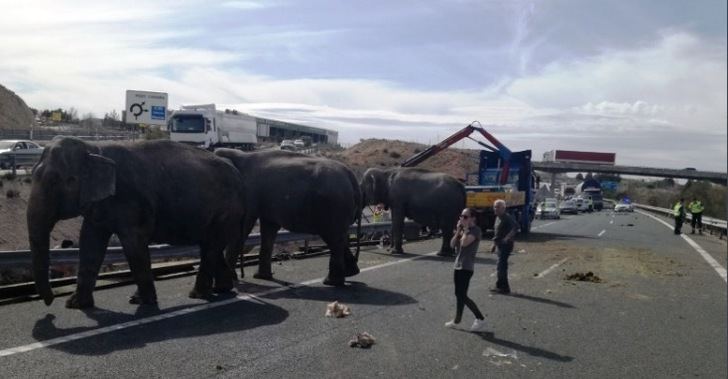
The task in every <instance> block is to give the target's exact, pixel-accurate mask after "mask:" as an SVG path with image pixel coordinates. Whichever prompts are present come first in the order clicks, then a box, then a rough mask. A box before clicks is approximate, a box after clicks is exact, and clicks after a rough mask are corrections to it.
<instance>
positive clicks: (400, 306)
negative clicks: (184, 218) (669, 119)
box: [0, 212, 727, 377]
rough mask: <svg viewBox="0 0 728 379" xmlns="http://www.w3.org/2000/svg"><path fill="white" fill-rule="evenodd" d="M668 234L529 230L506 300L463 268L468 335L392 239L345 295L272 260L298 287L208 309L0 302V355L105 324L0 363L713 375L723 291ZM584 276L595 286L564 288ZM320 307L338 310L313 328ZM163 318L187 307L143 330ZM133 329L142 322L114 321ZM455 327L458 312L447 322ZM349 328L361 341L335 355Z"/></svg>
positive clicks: (446, 295) (375, 372)
mask: <svg viewBox="0 0 728 379" xmlns="http://www.w3.org/2000/svg"><path fill="white" fill-rule="evenodd" d="M630 224H631V225H630ZM602 231H604V232H603V233H602ZM600 233H601V236H600V235H599V234H600ZM670 233H671V232H670V230H668V229H667V228H666V227H665V226H663V225H661V224H659V223H657V222H656V221H654V220H651V219H650V218H648V217H646V216H643V215H640V214H626V215H621V214H619V215H612V214H611V212H601V213H594V214H585V215H578V216H566V217H564V218H563V219H562V220H558V221H555V222H554V221H550V220H543V221H541V220H539V221H537V222H536V223H535V225H534V232H533V233H532V235H531V236H530V238H529V239H528V241H519V242H518V243H517V245H516V251H519V252H518V253H516V254H514V256H513V257H512V259H511V261H512V265H511V273H512V275H511V284H512V287H513V290H514V294H513V295H512V296H500V295H491V294H490V293H489V292H488V291H487V289H488V287H489V286H491V285H492V284H493V282H494V277H493V276H492V274H493V272H494V267H495V266H494V263H495V259H494V257H493V256H492V255H490V254H487V253H483V254H481V255H480V256H479V258H478V265H477V267H476V274H475V276H474V278H473V282H472V283H471V289H470V294H471V297H472V298H473V299H474V300H475V301H476V303H477V304H478V305H479V306H480V307H481V309H482V310H483V311H484V313H486V318H487V320H488V332H486V333H481V334H473V333H469V332H466V331H457V330H449V329H445V328H443V323H444V322H445V321H447V320H448V319H449V318H451V317H452V313H453V308H454V296H453V295H452V291H453V287H452V283H451V282H452V262H451V259H443V258H439V257H436V256H432V255H425V254H429V253H431V252H433V251H434V248H435V247H436V245H437V242H436V241H426V242H420V243H415V244H408V245H406V248H407V251H408V252H409V253H410V254H408V255H407V256H405V257H404V260H403V258H402V257H393V256H391V255H389V254H387V253H386V252H383V251H379V250H377V249H371V250H367V251H364V252H363V253H362V256H361V266H362V268H364V267H370V268H374V269H371V270H369V271H365V272H362V273H361V274H360V275H358V276H356V277H354V278H352V280H354V281H355V282H353V283H352V284H351V285H350V286H349V287H348V288H345V289H336V288H328V287H325V286H322V285H321V284H319V283H316V282H315V281H314V279H316V278H320V277H322V276H323V275H324V273H325V272H324V271H325V267H326V263H327V262H326V259H327V258H326V257H321V258H313V259H306V260H301V261H285V262H282V263H281V264H280V265H275V266H274V272H275V274H276V277H277V278H278V279H279V280H286V281H288V282H291V283H302V282H306V283H308V284H307V285H305V286H301V287H297V288H288V287H286V286H285V285H283V286H282V285H281V283H275V282H266V281H259V280H254V279H251V278H246V280H245V283H244V284H241V285H240V287H239V291H240V292H241V294H245V293H247V294H250V293H257V294H258V295H257V296H248V297H245V296H244V295H243V296H242V297H243V299H241V300H231V299H221V300H220V301H221V302H220V303H212V306H210V307H208V305H207V304H208V303H206V302H204V301H197V300H190V299H188V298H187V297H186V291H187V290H189V289H190V288H191V286H192V282H193V278H192V277H182V278H177V279H172V280H164V281H158V282H157V286H158V292H159V296H160V306H161V308H162V310H161V311H154V310H148V309H143V308H141V309H140V308H137V307H135V306H131V305H129V304H126V298H127V296H128V295H129V294H130V292H132V288H131V287H123V288H114V289H108V290H102V291H98V292H97V293H96V300H97V306H98V309H95V310H92V311H88V312H80V311H76V310H67V309H64V308H63V306H62V302H63V301H64V300H65V299H64V298H59V299H57V300H56V302H55V303H54V304H53V305H52V306H51V307H49V308H46V307H45V305H43V304H42V302H29V303H21V304H14V305H8V306H4V307H2V308H0V323H1V324H2V325H3V329H2V330H3V335H4V338H3V339H2V342H0V355H2V352H8V349H11V348H17V347H26V348H28V349H31V348H33V346H32V344H34V343H37V342H38V341H44V340H49V339H52V338H59V337H63V336H71V337H72V338H76V337H78V336H79V333H92V334H93V333H98V331H99V328H103V327H108V328H110V329H113V328H114V327H119V328H121V329H119V330H116V331H113V330H107V331H106V332H105V333H98V334H97V335H93V336H89V337H87V338H82V339H78V340H75V341H70V342H66V343H59V344H56V345H53V346H49V347H40V348H35V349H32V350H29V351H25V352H17V353H13V354H12V355H8V356H4V357H0V365H1V366H2V367H3V371H4V372H5V376H6V377H45V376H51V377H53V376H58V377H60V376H63V377H68V376H74V377H75V376H86V377H88V376H94V377H113V376H124V377H127V376H131V375H134V376H143V377H149V376H154V377H172V376H176V377H199V376H223V377H281V376H282V377H290V376H293V375H297V376H302V377H334V376H341V375H347V376H352V377H369V376H383V377H404V376H408V377H422V376H428V377H431V376H435V377H460V376H466V375H467V376H477V377H482V376H492V377H554V376H561V377H584V376H606V377H612V376H622V377H644V376H649V377H686V376H702V377H725V376H726V356H727V353H726V336H725V333H726V287H725V282H723V281H722V279H721V278H720V277H719V276H718V275H717V274H716V272H715V271H714V270H713V269H712V268H711V267H710V266H709V265H708V264H707V263H705V261H703V260H702V258H701V257H700V256H699V255H698V254H697V253H696V252H695V251H693V250H692V248H691V247H690V246H689V245H688V244H687V243H685V241H683V240H682V239H681V238H680V237H677V238H675V236H673V235H671V234H670ZM696 240H697V239H696ZM698 242H699V243H700V241H698ZM485 250H487V244H485V243H484V244H483V245H482V246H481V251H485ZM706 250H710V248H709V247H706ZM393 262H400V263H396V264H392V263H393ZM382 265H386V266H382ZM552 267H553V268H552ZM724 267H725V266H724ZM550 268H552V269H551V270H550V271H547V270H548V269H550ZM253 271H254V270H253V269H252V268H248V270H247V273H248V275H249V276H250V274H252V272H253ZM586 271H592V272H594V273H595V274H597V275H598V276H599V277H601V278H602V279H603V283H587V282H572V281H566V280H564V276H565V275H567V274H571V273H575V272H586ZM544 272H545V273H544ZM542 273H544V274H542ZM539 274H542V275H539ZM333 300H340V301H342V302H344V303H346V304H349V305H351V306H352V309H353V314H352V315H351V316H349V317H348V318H345V319H327V318H324V317H323V314H324V311H325V305H326V303H328V302H330V301H333ZM225 302H228V303H225ZM216 304H225V305H220V306H216ZM194 307H208V308H206V309H204V308H203V309H195V308H194ZM179 310H192V312H190V313H187V314H180V315H176V316H175V317H170V318H167V319H164V320H159V321H153V320H150V317H154V316H156V315H169V314H170V313H169V312H173V311H179ZM139 320H142V321H145V320H146V321H150V322H147V323H145V324H141V325H134V324H131V325H124V324H120V323H123V322H131V323H134V322H138V321H139ZM471 322H472V315H470V314H469V313H468V311H467V310H466V312H465V317H464V321H463V325H464V326H465V327H467V326H469V324H470V323H471ZM119 325H121V326H119ZM357 331H368V332H370V333H371V334H373V335H374V336H375V337H376V338H377V344H376V345H375V346H374V347H372V348H371V349H369V350H360V349H353V348H349V347H348V346H347V341H348V340H349V338H350V337H351V336H352V335H353V334H354V333H356V332H357Z"/></svg>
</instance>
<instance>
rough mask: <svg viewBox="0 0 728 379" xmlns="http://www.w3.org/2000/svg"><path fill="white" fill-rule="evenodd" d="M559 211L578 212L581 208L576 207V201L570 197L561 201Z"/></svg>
mask: <svg viewBox="0 0 728 379" xmlns="http://www.w3.org/2000/svg"><path fill="white" fill-rule="evenodd" d="M559 212H560V213H564V214H566V213H570V214H578V213H579V208H577V207H576V201H574V200H572V199H569V200H564V201H562V202H561V204H559Z"/></svg>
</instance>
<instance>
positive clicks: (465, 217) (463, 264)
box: [445, 208, 485, 332]
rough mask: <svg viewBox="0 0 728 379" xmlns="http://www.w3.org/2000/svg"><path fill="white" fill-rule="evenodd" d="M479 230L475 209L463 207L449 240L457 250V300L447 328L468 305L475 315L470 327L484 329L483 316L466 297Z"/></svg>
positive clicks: (478, 329) (461, 316) (474, 329)
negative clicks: (453, 316) (453, 314)
mask: <svg viewBox="0 0 728 379" xmlns="http://www.w3.org/2000/svg"><path fill="white" fill-rule="evenodd" d="M480 236H481V231H480V228H479V227H478V226H477V223H476V220H475V211H473V210H472V209H470V208H465V209H463V211H462V212H461V213H460V220H459V221H458V224H457V229H456V231H455V235H454V236H453V237H452V239H451V240H450V246H451V247H452V248H453V249H455V251H456V252H457V257H455V273H454V281H455V299H456V302H457V305H456V311H455V318H454V319H453V320H452V321H448V322H446V323H445V327H447V328H455V327H456V326H457V325H458V324H460V321H462V318H463V309H464V308H465V306H466V305H467V306H468V309H470V311H471V312H473V314H474V315H475V321H473V325H472V326H471V327H470V330H471V331H473V332H479V331H482V330H484V329H485V317H483V314H482V313H480V310H479V309H478V306H477V305H475V302H474V301H473V300H472V299H470V298H469V297H468V286H470V278H472V277H473V272H474V270H475V253H477V252H478V246H479V245H480Z"/></svg>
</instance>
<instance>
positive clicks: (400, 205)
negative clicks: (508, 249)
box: [361, 167, 465, 256]
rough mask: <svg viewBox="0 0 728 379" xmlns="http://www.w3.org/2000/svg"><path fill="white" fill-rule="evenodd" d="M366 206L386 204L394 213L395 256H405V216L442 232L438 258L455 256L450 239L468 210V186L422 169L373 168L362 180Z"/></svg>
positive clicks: (443, 175)
mask: <svg viewBox="0 0 728 379" xmlns="http://www.w3.org/2000/svg"><path fill="white" fill-rule="evenodd" d="M361 191H362V195H363V196H364V204H365V205H374V204H384V205H385V206H387V207H389V208H390V209H391V211H392V240H393V241H392V242H393V248H394V251H393V252H394V253H398V254H401V253H403V251H402V231H403V227H404V219H405V217H407V218H410V219H412V220H414V221H415V222H417V223H418V224H420V225H422V226H427V227H429V228H430V230H432V231H436V230H438V229H439V230H441V231H442V247H441V248H440V252H439V253H438V255H442V256H448V255H452V254H453V251H452V248H451V247H450V239H451V238H452V235H453V230H454V229H455V225H457V221H458V216H459V215H460V212H461V211H462V210H463V208H465V187H464V186H463V184H462V183H460V182H459V181H458V180H457V179H455V178H453V177H452V176H449V175H446V174H442V173H437V172H430V171H427V170H422V169H418V168H401V167H398V168H391V169H386V170H385V169H378V168H370V169H368V170H366V171H365V172H364V175H363V176H362V179H361Z"/></svg>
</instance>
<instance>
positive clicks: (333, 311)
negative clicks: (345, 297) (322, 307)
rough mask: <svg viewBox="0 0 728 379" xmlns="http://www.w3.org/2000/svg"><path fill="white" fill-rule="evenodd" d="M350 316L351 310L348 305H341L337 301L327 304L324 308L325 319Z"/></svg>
mask: <svg viewBox="0 0 728 379" xmlns="http://www.w3.org/2000/svg"><path fill="white" fill-rule="evenodd" d="M350 314H351V309H350V308H349V306H348V305H345V304H341V303H339V302H338V301H334V302H333V303H329V304H328V305H327V306H326V317H336V318H343V317H346V316H348V315H350Z"/></svg>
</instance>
